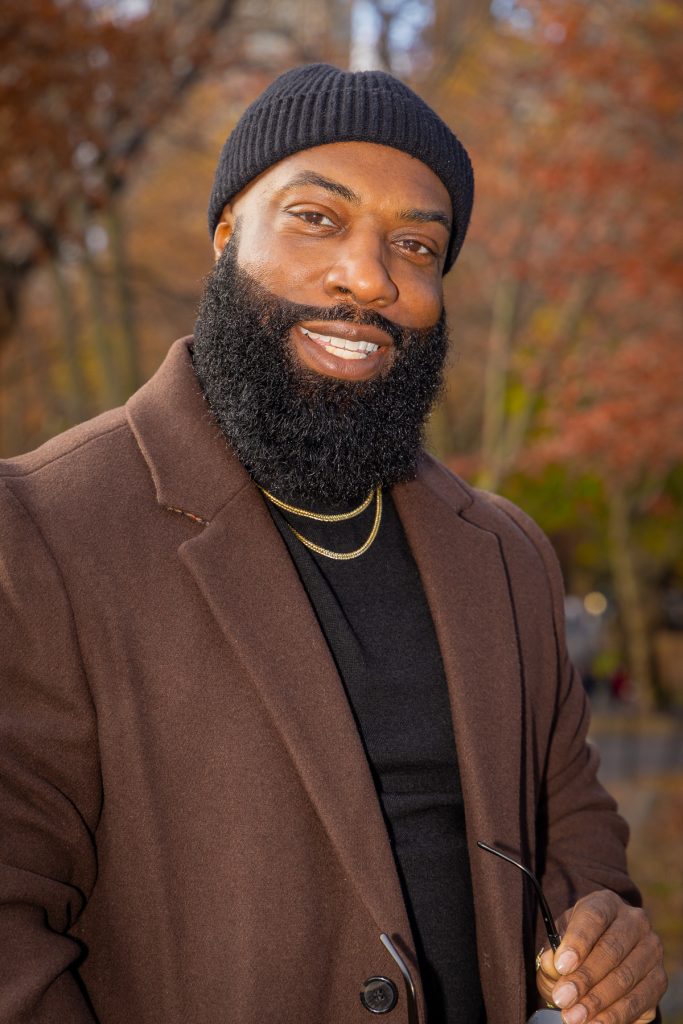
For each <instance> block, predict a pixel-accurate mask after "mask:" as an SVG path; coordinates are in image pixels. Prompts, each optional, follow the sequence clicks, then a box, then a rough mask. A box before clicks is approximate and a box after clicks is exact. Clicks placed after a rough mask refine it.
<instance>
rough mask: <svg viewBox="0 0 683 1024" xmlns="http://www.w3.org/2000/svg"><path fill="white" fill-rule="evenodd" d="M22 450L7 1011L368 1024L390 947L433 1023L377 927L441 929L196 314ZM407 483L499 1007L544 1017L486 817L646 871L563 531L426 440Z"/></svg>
mask: <svg viewBox="0 0 683 1024" xmlns="http://www.w3.org/2000/svg"><path fill="white" fill-rule="evenodd" d="M0 474H1V478H0V635H1V639H2V664H1V666H0V671H1V673H2V686H1V690H0V699H1V701H2V710H1V712H0V1021H2V1024H18V1022H28V1021H30V1022H32V1024H47V1022H49V1024H85V1022H86V1021H87V1022H92V1021H93V1020H98V1021H99V1022H101V1024H218V1022H225V1024H233V1022H234V1024H290V1022H291V1024H296V1022H312V1024H313V1022H315V1024H354V1022H357V1024H364V1022H367V1024H369V1021H370V1020H371V1017H370V1014H369V1013H368V1012H367V1011H366V1010H365V1009H364V1007H363V1006H362V1005H361V1002H360V999H359V990H360V987H361V984H362V982H363V981H364V980H365V979H367V978H368V977H370V976H372V975H386V976H388V977H389V978H391V979H393V981H394V982H395V984H396V986H397V987H398V990H399V993H400V996H399V1001H398V1004H397V1006H396V1008H395V1009H394V1010H393V1011H392V1012H391V1014H389V1015H388V1018H387V1019H388V1020H391V1022H392V1024H407V1020H408V1017H407V1010H406V998H405V990H404V988H403V985H402V983H401V977H400V974H399V972H398V970H397V968H396V966H395V964H394V962H393V961H392V959H391V957H390V956H389V954H388V953H387V952H386V950H385V949H384V947H383V945H382V944H381V943H380V939H379V936H380V932H382V931H385V932H387V933H388V934H389V935H391V936H393V937H394V940H395V942H396V944H397V946H401V947H402V948H403V949H404V951H407V953H406V955H407V956H408V958H409V959H410V955H411V954H410V950H411V949H413V940H412V938H411V935H410V929H409V925H408V921H407V918H406V911H405V907H404V904H403V901H402V898H401V891H400V887H399V883H398V880H397V875H396V871H395V867H394V863H393V860H392V854H391V849H390V846H389V842H388V839H387V834H386V831H385V828H384V825H383V821H382V816H381V813H380V809H379V806H378V802H377V799H376V796H375V792H374V789H373V783H372V779H371V776H370V773H369V770H368V767H367V764H366V761H365V759H364V755H363V752H362V748H361V744H360V741H359V737H358V735H357V732H356V728H355V726H354V721H353V718H352V715H351V713H350V710H349V707H348V704H347V702H346V699H345V696H344V692H343V690H342V686H341V684H340V681H339V678H338V676H337V673H336V670H335V667H334V664H333V661H332V659H331V656H330V653H329V650H328V648H327V646H326V644H325V642H324V640H323V637H322V635H321V633H320V630H319V628H318V626H317V623H316V619H315V616H314V613H313V611H312V609H311V607H310V605H309V602H308V600H307V598H306V596H305V593H304V591H303V589H302V587H301V585H300V583H299V581H298V577H297V574H296V571H295V569H294V567H293V565H292V563H291V560H290V558H289V555H288V553H287V551H286V549H285V547H284V545H283V543H282V541H281V538H280V537H279V535H278V533H277V530H276V529H275V527H274V525H273V523H272V522H271V519H270V516H269V514H268V512H267V510H266V508H265V507H264V505H263V501H262V499H261V497H260V495H259V493H258V491H257V490H256V489H255V487H254V486H253V484H252V483H251V481H250V480H249V478H248V477H247V475H246V473H245V472H244V470H243V468H242V467H241V466H240V464H239V463H238V462H237V461H236V460H235V459H234V457H232V455H230V454H229V452H228V450H227V448H226V445H225V443H224V441H223V439H222V437H221V435H220V434H219V432H218V431H217V429H216V427H215V424H214V423H213V421H212V419H211V417H210V416H209V414H208V412H207V409H206V407H205V405H204V404H203V400H202V397H201V394H200V392H199V389H198V387H197V384H196V381H195V378H194V375H193V373H192V370H191V365H190V361H189V356H188V347H187V340H184V341H180V342H177V343H176V344H175V345H174V346H173V348H172V349H171V351H170V354H169V356H168V358H167V360H166V362H165V363H164V365H163V366H162V368H161V369H160V371H159V372H158V373H157V374H156V376H155V377H154V378H153V379H152V380H151V381H150V382H149V383H148V384H147V385H145V387H143V388H142V390H141V391H140V392H138V393H137V394H136V395H134V396H133V398H131V400H130V401H129V402H128V404H127V406H126V407H125V408H124V409H117V410H115V411H113V412H110V413H107V414H105V415H103V416H100V417H98V418H97V419H95V420H93V421H91V422H89V423H86V424H84V425H82V426H80V427H78V428H76V429H75V430H71V431H69V432H68V433H66V434H64V435H62V436H61V437H58V438H56V439H55V440H53V441H51V442H50V443H48V444H47V445H45V446H44V447H42V448H41V449H40V450H38V451H37V452H34V453H32V454H30V455H27V456H24V457H21V458H18V459H16V460H11V461H8V462H6V463H4V464H3V465H2V469H1V471H0ZM393 493H394V499H395V503H396V507H397V509H398V512H399V515H400V517H401V520H402V522H403V525H404V528H405V531H406V534H407V536H408V539H409V542H410V545H411V548H412V550H413V553H414V555H415V558H416V561H417V564H418V567H419V570H420V573H421V575H422V579H423V582H424V587H425V591H426V595H427V599H428V601H429V604H430V607H431V610H432V614H433V617H434V621H435V625H436V630H437V635H438V638H439V642H440V645H441V651H442V654H443V659H444V663H445V668H446V674H447V678H448V686H449V691H450V697H451V702H452V707H453V721H454V726H455V733H456V737H457V744H458V751H459V759H460V765H461V773H462V784H463V791H464V797H465V805H466V817H467V828H468V838H469V846H470V859H471V864H472V877H473V886H474V900H475V906H476V927H477V935H478V950H479V963H480V969H481V979H482V985H483V989H484V995H485V1000H486V1006H487V1011H488V1020H489V1022H491V1024H517V1022H521V1021H523V1019H524V1017H525V1016H526V1013H527V1011H528V1007H527V992H526V985H527V980H526V979H525V962H526V967H527V974H528V966H529V962H530V961H532V960H533V951H534V946H535V942H536V941H537V938H534V937H533V935H532V934H531V929H532V928H533V925H532V923H531V916H530V913H529V908H528V907H526V906H525V901H524V898H523V889H522V880H521V877H520V875H519V873H518V872H517V871H515V870H514V869H513V868H510V867H508V866H507V865H505V864H503V863H501V862H499V861H497V860H496V859H495V858H493V857H491V856H490V855H489V854H485V853H482V852H480V851H478V850H477V849H476V847H475V846H474V844H475V841H476V840H477V839H483V840H484V841H488V842H492V843H498V844H500V845H502V846H505V847H507V848H508V849H511V850H515V851H520V852H521V854H522V856H524V857H525V858H528V859H529V860H530V861H531V862H535V863H537V864H538V865H539V866H540V867H541V868H543V866H545V879H544V884H545V886H546V887H547V891H548V895H549V898H550V901H551V904H552V906H553V908H554V910H555V912H556V913H559V912H561V911H562V910H564V909H565V908H566V907H567V906H568V905H570V904H571V903H573V901H574V900H575V898H576V897H577V896H578V895H581V894H583V893H586V892H588V891H591V890H594V889H596V888H599V887H603V886H607V887H609V888H613V889H615V890H617V891H619V892H622V893H623V894H626V895H628V896H631V897H633V896H634V890H633V888H632V885H631V883H630V881H629V879H628V876H627V875H626V869H625V862H624V852H623V847H624V841H625V826H624V825H623V822H622V821H621V819H620V818H618V817H617V815H616V814H615V812H614V809H613V804H612V802H611V800H610V798H609V797H607V795H606V794H605V793H604V792H603V790H602V789H601V788H600V786H599V785H598V784H597V782H596V781H595V767H596V759H595V755H594V753H592V752H591V750H590V748H588V747H587V746H586V745H585V743H584V736H585V730H586V724H587V723H586V707H585V700H584V696H583V692H582V689H581V686H580V684H578V683H577V681H576V678H575V677H574V676H573V674H572V672H571V669H570V666H569V665H568V662H567V656H566V653H565V649H564V644H563V640H562V596H561V585H560V578H559V574H558V569H557V566H556V563H555V559H554V557H553V555H552V552H551V549H550V547H549V545H548V543H547V541H546V540H545V539H544V537H543V536H542V534H541V533H540V531H539V530H538V529H537V527H535V526H534V525H533V523H531V522H530V521H529V520H528V519H527V518H526V516H524V515H523V514H522V513H521V512H519V510H517V509H516V508H514V507H512V506H511V505H509V504H508V503H506V502H504V501H502V500H500V499H496V498H492V497H490V496H486V495H482V494H478V493H476V492H473V491H472V490H471V489H470V488H468V487H467V486H466V485H465V484H463V483H462V482H461V481H460V480H458V479H456V478H455V477H453V476H452V475H451V474H450V473H448V472H447V471H446V470H445V469H444V468H443V467H442V466H440V465H439V464H438V463H436V462H434V461H433V460H432V459H430V458H427V457H426V456H425V457H424V459H423V461H422V464H421V468H420V473H419V477H418V479H417V480H416V481H415V482H413V483H409V484H405V485H401V486H399V487H396V488H395V489H394V492H393ZM387 639H388V641H389V642H390V639H391V638H390V637H389V638H387ZM636 898H637V897H636ZM418 988H419V985H418ZM420 998H421V997H420ZM424 1020H425V1018H424V1013H423V1010H422V1007H421V1008H420V1021H421V1024H424Z"/></svg>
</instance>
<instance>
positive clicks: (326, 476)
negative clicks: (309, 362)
mask: <svg viewBox="0 0 683 1024" xmlns="http://www.w3.org/2000/svg"><path fill="white" fill-rule="evenodd" d="M236 248H237V246H236V240H235V238H234V236H233V240H232V241H231V243H230V244H229V245H228V246H227V247H226V249H225V251H224V253H223V255H222V256H221V258H220V260H219V261H218V262H217V263H216V265H215V267H214V269H213V271H212V273H211V274H210V275H209V277H208V279H207V282H206V286H205V290H204V294H203V296H202V300H201V304H200V308H199V314H198V318H197V323H196V327H195V334H194V348H193V361H194V368H195V372H196V374H197V378H198V380H199V382H200V385H201V387H202V390H203V392H204V396H205V398H206V401H207V403H208V405H209V407H210V409H211V411H212V413H213V415H214V416H215V418H216V420H217V421H218V423H219V425H220V427H221V430H222V431H223V433H224V435H225V437H226V438H227V440H228V442H229V444H230V445H231V446H232V448H233V449H234V451H235V452H236V454H237V457H238V458H239V459H240V461H241V462H242V464H243V465H244V466H245V467H246V469H247V470H248V472H249V473H250V474H251V476H252V477H253V479H254V480H255V481H256V482H257V483H258V484H260V485H261V487H264V488H266V490H268V491H271V492H272V493H274V494H275V495H277V496H278V497H280V498H285V499H288V500H290V501H293V502H296V503H299V504H303V505H321V506H324V507H326V506H327V507H329V506H335V505H342V504H345V503H348V502H353V501H356V500H357V499H358V498H360V497H363V496H365V495H366V494H368V493H369V491H370V490H371V489H372V488H375V487H377V486H378V485H383V486H391V485H393V484H396V483H400V482H402V481H404V480H411V479H413V477H414V476H415V472H416V463H417V456H418V453H419V451H420V447H421V445H422V440H423V433H424V423H425V419H426V417H427V414H428V413H429V410H430V408H431V407H432V405H433V403H434V401H435V399H436V397H437V395H438V394H439V392H440V390H441V387H442V383H443V368H444V362H445V358H446V351H447V348H448V329H447V325H446V318H445V314H444V313H443V311H442V313H441V317H440V318H439V321H438V323H437V324H435V326H434V327H431V328H428V329H426V330H422V329H410V328H402V327H399V326H397V325H396V324H394V323H393V322H392V321H390V320H387V319H386V318H385V317H383V316H382V315H381V314H380V313H376V312H373V311H369V310H363V309H359V308H358V307H356V306H355V305H352V304H350V303H344V304H341V305H338V306H332V307H330V306H327V307H322V308H318V307H316V306H303V305H299V304H297V303H294V302H288V301H287V300H285V299H280V298H278V297H277V296H276V295H273V294H272V293H271V292H269V291H267V290H266V289H264V288H262V287H261V286H260V285H259V284H258V283H257V282H256V281H255V280H254V279H253V278H252V277H251V276H250V275H249V274H248V273H247V272H246V271H244V270H243V269H241V268H240V266H239V265H238V262H237V252H236ZM306 320H345V321H352V322H353V323H362V324H372V325H374V326H377V327H380V328H382V329H383V330H385V331H387V332H388V333H389V334H390V335H391V337H392V339H393V341H394V345H395V354H394V360H393V363H392V365H391V367H390V368H389V369H388V370H387V372H386V373H383V374H381V375H379V376H377V377H374V378H373V379H371V380H368V381H342V380H337V379H335V378H333V377H326V376H323V375H321V374H317V373H315V372H314V371H312V370H309V369H308V368H306V367H303V366H301V364H300V363H299V362H298V360H297V359H296V357H295V356H294V354H293V353H292V351H291V348H290V344H289V341H288V335H289V332H290V330H291V328H292V327H293V326H294V325H295V324H297V323H299V322H300V321H306Z"/></svg>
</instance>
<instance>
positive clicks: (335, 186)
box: [280, 171, 360, 206]
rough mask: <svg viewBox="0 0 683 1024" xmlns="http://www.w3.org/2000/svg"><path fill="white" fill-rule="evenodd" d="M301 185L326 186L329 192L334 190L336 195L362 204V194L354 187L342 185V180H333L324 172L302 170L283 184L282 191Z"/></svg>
mask: <svg viewBox="0 0 683 1024" xmlns="http://www.w3.org/2000/svg"><path fill="white" fill-rule="evenodd" d="M300 185H317V186H318V188H324V189H325V190H326V191H327V192H333V193H334V194H335V195H337V196H341V197H342V199H346V200H347V202H349V203H354V205H356V206H358V205H359V204H360V196H359V195H358V193H357V192H354V191H353V189H350V188H349V187H348V185H342V183H341V182H340V181H333V180H332V179H331V178H324V177H323V176H322V174H316V173H315V171H301V172H300V173H299V174H296V175H295V176H294V177H293V178H291V179H290V180H289V181H288V182H287V184H286V185H283V186H282V188H281V189H280V192H289V191H290V190H291V189H293V188H298V187H299V186H300Z"/></svg>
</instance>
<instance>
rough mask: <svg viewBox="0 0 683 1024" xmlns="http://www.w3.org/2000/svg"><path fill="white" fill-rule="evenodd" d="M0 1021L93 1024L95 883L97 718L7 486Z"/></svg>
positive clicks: (39, 553) (56, 587)
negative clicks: (84, 963)
mask: <svg viewBox="0 0 683 1024" xmlns="http://www.w3.org/2000/svg"><path fill="white" fill-rule="evenodd" d="M0 649H1V650H2V657H1V659H0V1020H2V1021H3V1024H27V1022H29V1021H30V1022H31V1024H48V1022H49V1024H55V1022H57V1021H60V1022H61V1021H69V1024H86V1022H87V1024H92V1022H93V1021H94V1020H95V1018H94V1016H93V1015H92V1013H91V1012H90V1010H89V1008H88V1005H87V999H86V997H85V996H84V995H83V994H82V992H81V987H80V985H79V982H78V979H77V975H76V963H77V961H78V960H79V958H80V957H81V955H82V952H83V951H82V950H81V948H80V945H79V944H78V943H77V942H76V941H75V940H74V939H73V938H70V937H69V936H68V934H67V933H68V930H69V928H70V927H71V926H72V925H73V923H74V921H75V920H76V919H77V918H78V915H79V914H80V913H81V911H82V909H83V907H84V905H85V903H86V900H87V898H88V896H89V894H90V891H91V889H92V886H93V884H94V880H95V875H96V854H95V844H94V831H95V827H96V824H97V820H98V816H99V813H100V808H101V784H100V772H99V765H98V757H97V744H96V721H95V713H94V708H93V704H92V700H91V698H90V694H89V691H88V686H87V682H86V679H85V674H84V671H83V666H82V663H81V659H80V654H79V648H78V638H77V635H76V629H75V624H74V620H73V615H72V612H71V607H70V604H69V600H68V596H67V593H66V590H65V587H64V582H63V580H62V577H61V574H60V571H59V567H58V565H57V564H56V562H55V560H54V558H53V557H52V555H51V553H50V551H49V550H48V548H47V545H46V544H45V542H44V540H43V538H42V536H41V534H40V532H39V531H38V529H37V528H36V526H35V525H34V523H33V522H32V520H31V518H30V516H29V515H28V513H27V512H26V510H25V509H24V507H23V505H22V504H21V502H20V501H19V500H18V498H17V497H16V496H15V495H14V494H13V493H12V492H11V491H10V489H9V487H7V486H5V485H4V484H3V482H2V481H0Z"/></svg>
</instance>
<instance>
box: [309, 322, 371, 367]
mask: <svg viewBox="0 0 683 1024" xmlns="http://www.w3.org/2000/svg"><path fill="white" fill-rule="evenodd" d="M299 329H300V330H301V332H302V334H305V335H306V337H307V338H310V339H311V341H315V342H316V344H318V345H320V347H321V348H324V349H325V351H326V352H329V353H330V355H333V356H338V357H339V358H340V359H367V358H368V356H370V355H372V353H373V352H376V351H377V349H378V348H379V345H375V344H373V342H371V341H352V340H351V338H338V337H336V336H335V335H333V334H320V333H318V332H317V331H311V330H308V329H307V328H306V327H301V325H299Z"/></svg>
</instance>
